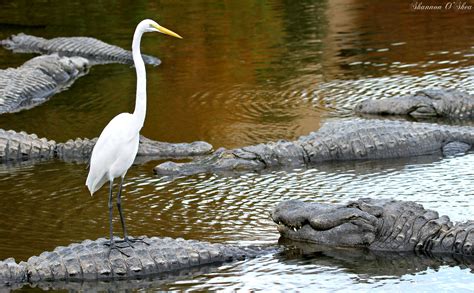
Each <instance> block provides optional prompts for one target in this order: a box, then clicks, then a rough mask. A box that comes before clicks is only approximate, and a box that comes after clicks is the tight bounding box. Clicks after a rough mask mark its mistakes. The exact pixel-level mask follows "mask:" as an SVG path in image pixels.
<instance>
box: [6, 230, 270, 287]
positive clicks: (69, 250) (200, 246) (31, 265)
mask: <svg viewBox="0 0 474 293" xmlns="http://www.w3.org/2000/svg"><path fill="white" fill-rule="evenodd" d="M140 239H142V240H143V242H137V243H135V244H134V248H131V247H130V246H127V247H125V248H121V251H122V252H123V253H125V254H127V255H128V256H126V255H123V254H121V253H120V252H118V251H117V250H112V251H111V253H110V256H109V255H108V252H109V248H108V246H107V245H105V244H107V243H108V240H106V239H105V238H101V239H97V240H95V241H91V240H85V241H83V242H82V243H75V244H70V245H68V246H65V247H62V246H60V247H57V248H56V249H54V250H53V251H51V252H43V253H41V254H40V255H39V256H33V257H30V258H29V259H28V261H26V262H20V263H19V264H17V263H16V262H15V260H14V259H11V258H10V259H7V260H5V261H0V284H7V285H12V284H18V283H20V284H21V283H30V284H35V283H38V282H45V281H86V280H95V281H96V280H117V279H128V280H131V279H139V278H143V277H145V276H151V275H159V274H163V273H169V272H173V271H178V270H181V269H189V268H192V267H198V266H204V265H209V264H218V263H223V262H226V261H232V260H242V259H245V258H249V257H255V256H257V255H258V254H260V253H262V252H261V250H260V249H258V248H251V247H238V246H233V245H225V244H211V243H208V242H200V241H194V240H184V239H172V238H158V237H151V238H148V237H142V238H140Z"/></svg>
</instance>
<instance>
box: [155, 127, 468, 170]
mask: <svg viewBox="0 0 474 293" xmlns="http://www.w3.org/2000/svg"><path fill="white" fill-rule="evenodd" d="M473 146H474V127H470V126H449V125H437V124H429V123H420V122H407V121H389V120H375V119H371V120H363V119H347V120H341V121H333V122H327V123H326V124H324V125H323V126H322V127H321V128H320V129H319V130H318V131H316V132H312V133H310V134H309V135H306V136H301V137H300V138H298V139H297V140H295V141H285V140H281V141H277V142H269V143H262V144H258V145H251V146H245V147H242V148H237V149H232V150H227V149H223V148H222V149H219V150H217V151H216V152H215V153H214V154H212V155H209V156H204V157H201V158H198V159H196V160H194V161H191V162H188V163H174V162H165V163H162V164H160V165H158V166H156V167H155V168H154V171H155V173H156V174H162V175H191V174H196V173H202V172H227V171H232V172H235V171H258V170H262V169H265V168H276V167H294V166H295V167H296V166H305V165H306V166H307V165H316V164H318V163H320V162H326V161H346V160H376V159H390V158H404V157H414V156H422V155H433V154H444V155H454V154H461V153H465V152H467V151H469V150H471V149H472V147H473Z"/></svg>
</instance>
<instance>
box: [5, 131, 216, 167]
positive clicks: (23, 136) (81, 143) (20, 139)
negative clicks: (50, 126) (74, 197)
mask: <svg viewBox="0 0 474 293" xmlns="http://www.w3.org/2000/svg"><path fill="white" fill-rule="evenodd" d="M96 141H97V138H94V139H87V138H83V139H82V138H76V139H74V140H72V139H71V140H68V141H67V142H64V143H56V142H55V141H54V140H48V139H46V138H39V137H38V136H37V135H36V134H28V133H26V132H23V131H22V132H16V131H13V130H8V131H6V130H3V129H0V163H12V162H21V161H27V160H41V159H52V158H58V159H61V160H65V161H77V162H86V161H88V159H89V157H90V155H91V153H92V149H93V148H94V145H95V143H96ZM211 151H212V145H210V144H208V143H206V142H203V141H195V142H191V143H167V142H159V141H154V140H151V139H148V138H146V137H144V136H141V137H140V144H139V148H138V154H137V156H138V157H153V158H176V157H190V156H196V155H203V154H207V153H210V152H211Z"/></svg>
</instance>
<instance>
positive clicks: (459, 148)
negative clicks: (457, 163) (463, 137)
mask: <svg viewBox="0 0 474 293" xmlns="http://www.w3.org/2000/svg"><path fill="white" fill-rule="evenodd" d="M471 148H472V146H471V145H470V144H467V143H464V142H460V141H452V142H448V143H447V144H446V145H444V146H443V149H442V151H443V155H444V156H455V155H463V154H465V153H467V152H468V151H469V150H470V149H471Z"/></svg>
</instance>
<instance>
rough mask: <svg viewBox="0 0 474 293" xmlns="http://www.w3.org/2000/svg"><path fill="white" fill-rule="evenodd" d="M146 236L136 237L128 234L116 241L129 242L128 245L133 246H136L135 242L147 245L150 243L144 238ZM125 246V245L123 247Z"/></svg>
mask: <svg viewBox="0 0 474 293" xmlns="http://www.w3.org/2000/svg"><path fill="white" fill-rule="evenodd" d="M143 239H144V237H137V238H134V237H128V236H125V237H124V239H121V240H117V241H115V242H117V243H126V244H128V246H130V247H131V248H135V247H134V246H133V244H135V243H143V244H145V245H150V243H148V242H146V241H145V240H143ZM122 248H123V247H122Z"/></svg>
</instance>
